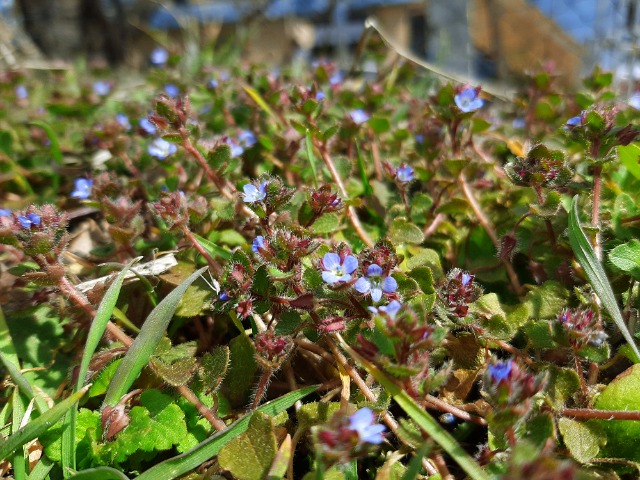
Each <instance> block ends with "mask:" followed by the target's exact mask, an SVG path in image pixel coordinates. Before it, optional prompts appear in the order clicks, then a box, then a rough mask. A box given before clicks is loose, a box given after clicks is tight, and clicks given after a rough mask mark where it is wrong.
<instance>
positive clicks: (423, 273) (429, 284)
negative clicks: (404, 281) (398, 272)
mask: <svg viewBox="0 0 640 480" xmlns="http://www.w3.org/2000/svg"><path fill="white" fill-rule="evenodd" d="M409 276H410V277H411V278H413V279H414V280H415V281H416V282H418V286H419V287H420V290H422V292H423V293H426V294H431V293H435V289H434V288H433V273H432V272H431V269H430V268H429V267H416V268H414V269H412V270H411V271H410V272H409Z"/></svg>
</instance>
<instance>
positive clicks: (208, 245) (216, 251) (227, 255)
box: [193, 233, 232, 260]
mask: <svg viewBox="0 0 640 480" xmlns="http://www.w3.org/2000/svg"><path fill="white" fill-rule="evenodd" d="M193 236H194V237H196V240H197V241H198V243H199V244H200V245H201V246H202V248H204V249H205V250H206V251H207V252H209V254H210V255H212V256H214V257H220V258H222V259H224V260H231V257H232V254H231V252H228V251H227V250H225V249H224V248H222V247H219V246H218V245H216V244H215V243H213V242H212V241H211V240H207V239H206V238H204V237H201V236H200V235H198V234H197V233H194V234H193Z"/></svg>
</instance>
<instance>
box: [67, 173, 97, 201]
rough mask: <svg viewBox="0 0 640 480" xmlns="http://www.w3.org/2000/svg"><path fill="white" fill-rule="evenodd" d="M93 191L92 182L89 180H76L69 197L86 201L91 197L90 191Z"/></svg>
mask: <svg viewBox="0 0 640 480" xmlns="http://www.w3.org/2000/svg"><path fill="white" fill-rule="evenodd" d="M92 189H93V180H91V179H90V178H76V180H75V182H74V184H73V191H72V192H71V197H73V198H79V199H81V200H86V199H87V198H89V197H90V196H91V190H92Z"/></svg>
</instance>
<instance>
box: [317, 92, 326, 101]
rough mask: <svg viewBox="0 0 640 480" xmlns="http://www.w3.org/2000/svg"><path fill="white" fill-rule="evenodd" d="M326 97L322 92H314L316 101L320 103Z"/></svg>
mask: <svg viewBox="0 0 640 480" xmlns="http://www.w3.org/2000/svg"><path fill="white" fill-rule="evenodd" d="M326 97H327V96H326V95H325V94H324V92H323V91H321V90H320V91H318V92H316V100H317V101H319V102H321V101H322V100H324V99H325V98H326Z"/></svg>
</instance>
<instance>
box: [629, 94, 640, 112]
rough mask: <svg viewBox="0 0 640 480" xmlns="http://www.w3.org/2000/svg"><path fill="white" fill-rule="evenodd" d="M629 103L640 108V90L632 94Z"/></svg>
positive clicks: (637, 108)
mask: <svg viewBox="0 0 640 480" xmlns="http://www.w3.org/2000/svg"><path fill="white" fill-rule="evenodd" d="M627 103H628V104H629V105H631V106H632V107H633V108H635V109H636V110H640V92H636V93H634V94H633V95H631V97H629V100H628V102H627Z"/></svg>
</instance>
